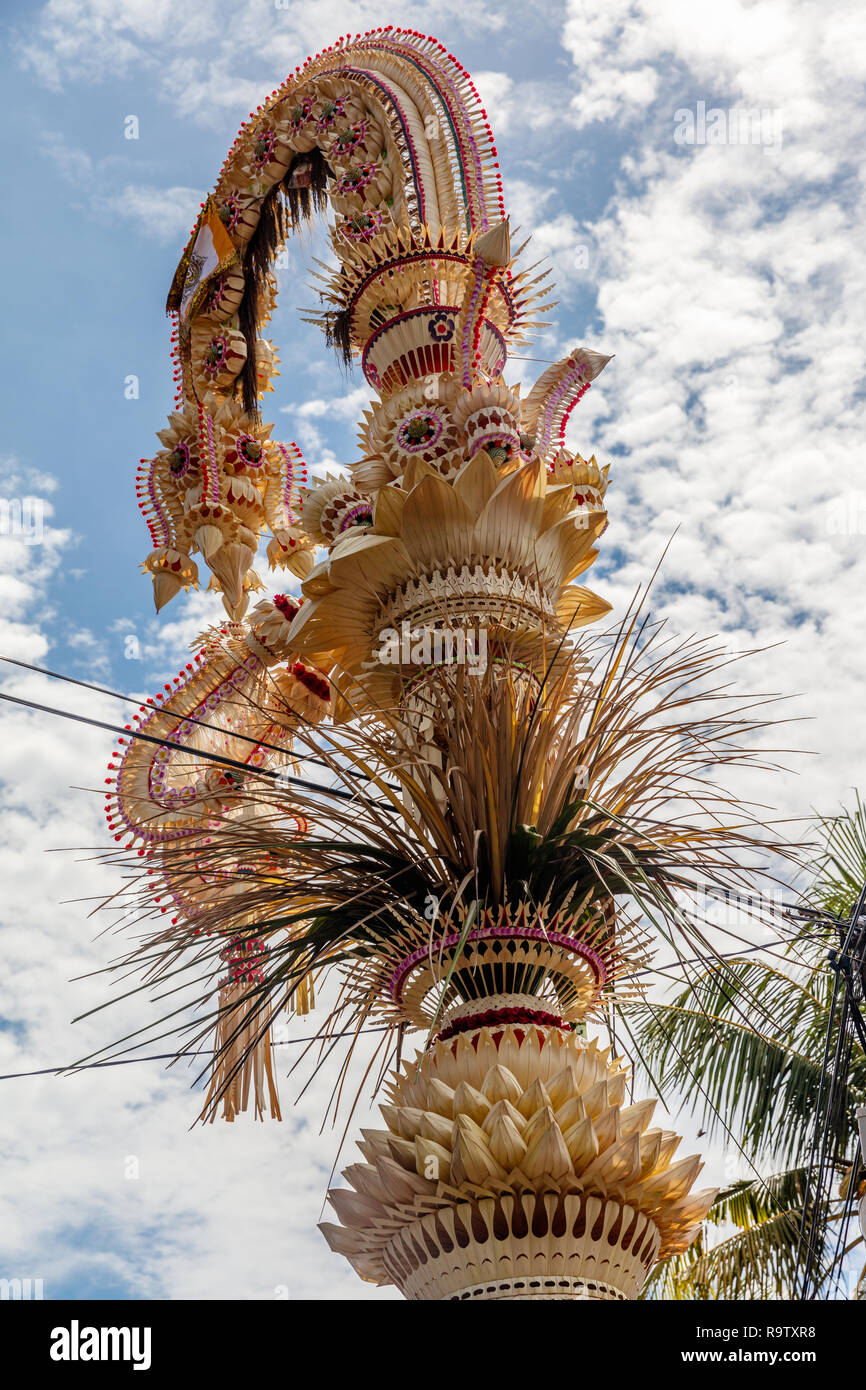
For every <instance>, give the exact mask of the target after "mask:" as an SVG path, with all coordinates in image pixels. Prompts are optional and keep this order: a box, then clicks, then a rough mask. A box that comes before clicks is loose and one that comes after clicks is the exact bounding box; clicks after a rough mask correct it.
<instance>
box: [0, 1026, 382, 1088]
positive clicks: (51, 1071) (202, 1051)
mask: <svg viewBox="0 0 866 1390" xmlns="http://www.w3.org/2000/svg"><path fill="white" fill-rule="evenodd" d="M390 1026H391V1025H390V1024H389V1023H377V1024H375V1025H373V1026H371V1027H370V1028H347V1029H345V1031H344V1032H341V1033H326V1034H324V1036H323V1035H322V1034H320V1033H315V1034H314V1035H313V1036H312V1037H311V1038H283V1039H282V1040H281V1041H279V1042H274V1043H272V1044H271V1046H272V1047H297V1046H298V1045H299V1044H301V1043H314V1042H325V1041H327V1040H328V1039H330V1038H349V1037H353V1038H354V1037H357V1036H358V1034H359V1033H384V1032H387V1030H388V1028H390ZM212 1055H213V1054H212V1052H211V1050H210V1049H209V1048H206V1047H203V1048H198V1049H196V1050H190V1051H189V1052H157V1053H149V1054H148V1055H147V1056H146V1057H115V1058H113V1059H111V1060H109V1061H107V1062H82V1064H81V1065H80V1066H78V1065H76V1063H75V1062H71V1063H70V1064H69V1065H68V1066H66V1067H42V1068H41V1070H39V1071H11V1072H7V1074H6V1075H5V1076H0V1081H19V1080H21V1078H22V1077H28V1076H62V1075H64V1073H69V1074H72V1073H73V1072H81V1071H96V1070H98V1069H99V1068H100V1067H128V1066H131V1065H132V1063H133V1062H175V1061H177V1059H178V1058H179V1057H210V1056H212Z"/></svg>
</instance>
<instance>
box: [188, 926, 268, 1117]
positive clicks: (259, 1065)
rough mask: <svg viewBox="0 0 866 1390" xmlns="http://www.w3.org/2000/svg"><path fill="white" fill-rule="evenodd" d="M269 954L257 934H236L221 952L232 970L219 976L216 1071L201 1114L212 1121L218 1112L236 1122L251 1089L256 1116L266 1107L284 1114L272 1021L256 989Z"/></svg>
mask: <svg viewBox="0 0 866 1390" xmlns="http://www.w3.org/2000/svg"><path fill="white" fill-rule="evenodd" d="M266 954H267V947H266V946H265V945H264V943H263V942H262V941H261V939H260V938H259V937H256V936H233V937H232V939H231V940H230V942H229V944H228V946H226V948H225V949H224V950H223V951H221V952H220V955H221V957H222V959H223V960H224V961H225V962H226V964H227V965H228V969H229V973H228V975H227V976H226V978H225V979H224V980H221V981H220V996H219V1015H218V1017H217V1023H216V1036H215V1038H214V1062H213V1070H212V1073H211V1079H210V1085H209V1086H208V1092H207V1097H206V1099H205V1103H204V1107H203V1109H202V1113H201V1118H202V1119H203V1120H205V1119H206V1120H209V1121H210V1123H211V1124H213V1121H214V1120H215V1119H216V1117H217V1113H218V1112H219V1111H221V1112H222V1118H223V1119H224V1120H228V1121H229V1123H232V1122H233V1121H234V1120H235V1119H236V1118H237V1116H238V1115H239V1114H240V1113H241V1111H244V1110H246V1109H247V1107H248V1106H249V1103H250V1095H251V1094H252V1098H253V1104H254V1107H255V1118H256V1119H257V1120H263V1119H264V1118H265V1110H266V1109H268V1110H269V1111H270V1116H271V1119H272V1120H281V1119H282V1118H283V1117H282V1115H281V1113H280V1098H279V1093H278V1090H277V1079H276V1076H275V1075H274V1068H273V1057H272V1055H271V1052H272V1048H273V1039H272V1036H271V1026H270V1023H269V1022H266V1020H265V1016H264V1015H263V1011H262V1000H261V995H260V993H259V991H258V989H257V986H258V985H260V984H261V983H262V981H263V979H264V971H263V969H262V962H263V961H264V958H265V956H266Z"/></svg>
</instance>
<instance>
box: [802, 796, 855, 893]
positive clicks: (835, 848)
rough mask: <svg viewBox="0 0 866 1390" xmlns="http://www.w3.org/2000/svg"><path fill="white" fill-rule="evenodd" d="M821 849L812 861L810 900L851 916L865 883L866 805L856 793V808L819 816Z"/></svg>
mask: <svg viewBox="0 0 866 1390" xmlns="http://www.w3.org/2000/svg"><path fill="white" fill-rule="evenodd" d="M818 823H819V825H820V827H821V830H822V832H823V834H822V839H823V847H822V852H821V854H820V855H819V856H818V858H817V859H816V861H815V863H814V865H813V872H814V880H813V882H812V884H811V888H810V892H809V901H810V902H811V903H813V904H814V905H815V906H816V907H819V908H821V909H823V911H825V912H828V913H831V914H832V915H833V916H834V917H839V918H846V917H849V916H850V915H851V913H852V911H853V909H854V905H855V903H856V902H857V898H858V897H859V895H860V891H861V889H862V887H863V884H864V883H866V806H864V804H863V802H862V800H861V799H860V793H859V792H858V793H857V794H856V806H855V809H854V810H853V811H847V810H846V811H844V812H842V814H841V815H836V816H819V817H818Z"/></svg>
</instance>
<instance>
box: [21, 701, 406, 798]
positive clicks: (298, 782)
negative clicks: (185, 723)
mask: <svg viewBox="0 0 866 1390" xmlns="http://www.w3.org/2000/svg"><path fill="white" fill-rule="evenodd" d="M0 700H5V701H6V702H7V703H8V704H11V705H21V706H23V707H24V708H25V709H35V710H38V711H39V712H40V713H41V714H53V715H55V717H56V718H58V719H72V720H74V721H75V723H76V724H89V725H90V726H91V728H94V729H105V730H106V731H107V732H108V733H111V734H118V735H119V736H120V737H122V738H126V737H127V736H129V738H137V739H141V740H143V741H144V742H145V743H155V744H157V745H158V746H159V747H160V748H169V749H171V751H172V752H173V753H178V752H183V751H184V749H183V748H182V747H181V746H180V745H179V744H177V743H172V742H171V740H170V739H165V738H158V737H157V736H156V735H155V734H145V733H143V732H142V731H141V730H139V729H127V728H125V727H123V728H121V727H120V726H119V725H117V724H106V723H105V722H104V721H103V720H101V719H91V718H90V717H89V716H88V715H86V714H73V713H72V712H71V711H70V710H63V709H55V708H54V707H53V706H52V705H40V704H37V703H36V701H35V700H24V699H22V698H21V696H20V695H6V694H5V693H4V692H3V691H0ZM186 751H188V753H189V756H190V757H191V758H205V759H206V760H207V761H208V762H212V763H219V764H221V765H222V766H223V767H231V768H237V769H239V770H240V771H242V772H246V773H252V774H253V775H254V776H258V777H269V778H270V779H271V780H272V781H277V780H279V781H281V782H293V783H294V785H295V786H296V787H303V788H304V790H305V791H313V792H324V793H327V794H328V796H335V797H339V799H340V800H341V801H357V799H358V798H357V797H356V796H354V795H353V794H352V792H344V791H340V790H339V789H338V788H337V787H326V786H323V785H322V784H321V783H320V782H308V781H306V780H305V778H303V777H292V776H290V775H289V774H288V773H285V772H282V771H279V772H277V771H274V770H273V769H272V768H267V767H256V768H251V767H250V766H249V764H248V763H241V762H238V761H237V760H236V759H235V758H227V757H224V756H223V754H221V753H210V752H207V751H206V750H205V749H203V748H196V749H189V750H186ZM282 751H283V752H284V753H285V750H282ZM369 804H370V805H371V806H377V807H379V809H380V810H383V811H389V812H391V814H392V815H395V816H397V815H402V812H400V811H398V810H397V808H396V807H394V806H391V805H390V803H389V802H387V801H370V803H369Z"/></svg>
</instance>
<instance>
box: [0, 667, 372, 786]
mask: <svg viewBox="0 0 866 1390" xmlns="http://www.w3.org/2000/svg"><path fill="white" fill-rule="evenodd" d="M0 661H3V662H5V663H6V665H7V666H20V667H21V669H22V670H23V671H35V672H36V673H37V675H40V676H50V677H51V678H52V680H56V681H65V682H66V684H67V685H78V686H80V687H81V688H82V690H92V691H94V692H95V693H96V694H98V695H109V696H110V697H111V699H112V700H122V701H123V703H124V704H127V705H138V707H139V708H140V709H146V708H147V701H145V702H144V704H143V705H142V702H141V700H138V699H136V698H135V696H133V695H123V694H122V693H121V692H120V691H119V690H111V689H110V688H109V687H108V686H107V685H94V684H93V683H92V682H91V681H82V680H78V679H77V677H75V676H64V675H63V673H62V672H61V671H52V670H50V668H49V667H47V666H34V665H33V664H32V663H31V662H29V661H18V660H17V659H16V658H15V657H13V656H0ZM152 708H153V712H154V714H167V715H168V716H169V717H170V718H172V719H177V721H178V723H181V722H183V723H185V724H196V725H198V727H199V728H200V729H209V730H210V731H211V732H212V733H215V734H220V735H225V734H226V732H227V731H226V730H225V729H222V728H220V727H219V725H217V724H208V722H207V720H205V719H196V718H195V716H194V715H192V714H175V713H174V711H172V710H168V709H166V708H165V706H164V705H157V704H154V705H153V706H152ZM130 732H131V731H130V730H129V729H126V728H125V729H124V733H130ZM231 737H232V738H234V739H237V740H239V742H241V743H251V744H253V745H254V746H255V747H257V748H267V749H268V750H269V751H270V752H272V753H280V754H282V755H283V756H284V757H285V756H286V749H285V748H279V747H278V746H277V745H276V744H275V743H265V742H263V740H261V739H257V738H252V737H250V735H249V734H240V733H235V732H234V730H232V731H231ZM179 746H180V745H178V744H173V745H172V747H175V748H177V747H179ZM197 752H198V750H197V749H193V750H191V753H192V755H196V754H197ZM303 761H304V762H307V763H315V765H316V767H323V768H325V769H326V770H327V771H332V768H331V765H330V763H326V762H325V761H324V760H323V759H322V758H315V757H313V755H312V754H308V753H305V754H304V755H303ZM243 766H244V767H246V766H247V764H246V763H244V764H243ZM340 771H341V772H343V773H346V775H347V776H349V777H357V778H359V779H360V780H361V781H364V782H369V780H370V779H369V777H367V776H365V774H364V773H363V772H358V771H356V769H355V768H349V767H345V768H341V769H340ZM392 790H394V791H397V790H399V788H398V787H396V786H395V785H392Z"/></svg>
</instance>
